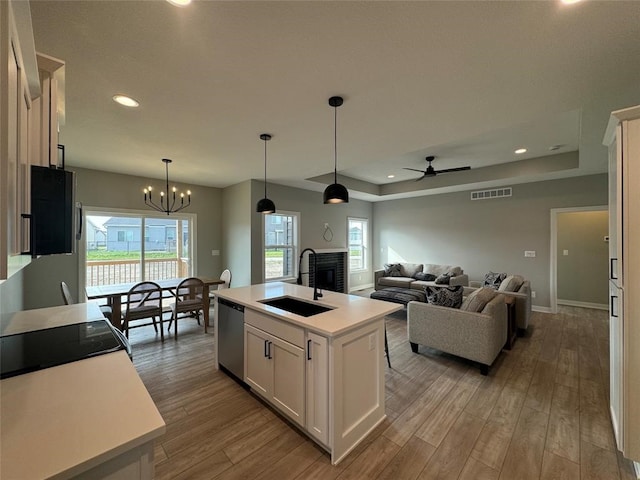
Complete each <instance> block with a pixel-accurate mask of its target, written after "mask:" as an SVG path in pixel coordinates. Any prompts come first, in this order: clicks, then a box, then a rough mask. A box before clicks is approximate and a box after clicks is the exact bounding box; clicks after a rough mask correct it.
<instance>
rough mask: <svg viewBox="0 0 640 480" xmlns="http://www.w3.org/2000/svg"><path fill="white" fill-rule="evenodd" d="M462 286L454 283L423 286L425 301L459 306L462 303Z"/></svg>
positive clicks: (446, 305) (445, 305) (444, 305)
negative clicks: (444, 285)
mask: <svg viewBox="0 0 640 480" xmlns="http://www.w3.org/2000/svg"><path fill="white" fill-rule="evenodd" d="M463 291H464V287H463V286H462V285H456V286H452V287H425V289H424V292H425V293H426V295H427V301H428V302H429V303H431V304H433V305H439V306H441V307H450V308H460V305H462V293H463Z"/></svg>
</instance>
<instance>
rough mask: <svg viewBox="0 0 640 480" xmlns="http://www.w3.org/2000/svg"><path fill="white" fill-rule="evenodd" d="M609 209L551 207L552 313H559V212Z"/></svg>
mask: <svg viewBox="0 0 640 480" xmlns="http://www.w3.org/2000/svg"><path fill="white" fill-rule="evenodd" d="M602 211H606V212H608V211H609V206H608V205H596V206H592V207H568V208H552V209H551V251H550V252H549V254H550V255H549V257H550V261H551V268H550V269H549V271H550V279H549V286H550V292H549V293H550V295H549V298H550V300H551V307H550V308H551V313H558V214H559V213H571V212H602Z"/></svg>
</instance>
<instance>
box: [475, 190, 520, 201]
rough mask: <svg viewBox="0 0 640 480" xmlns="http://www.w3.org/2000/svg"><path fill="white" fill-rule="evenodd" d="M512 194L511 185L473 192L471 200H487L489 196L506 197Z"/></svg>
mask: <svg viewBox="0 0 640 480" xmlns="http://www.w3.org/2000/svg"><path fill="white" fill-rule="evenodd" d="M510 196H511V187H502V188H493V189H491V190H478V191H477V192H471V200H487V199H489V198H504V197H510Z"/></svg>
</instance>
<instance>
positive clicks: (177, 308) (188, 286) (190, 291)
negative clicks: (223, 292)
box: [167, 277, 209, 339]
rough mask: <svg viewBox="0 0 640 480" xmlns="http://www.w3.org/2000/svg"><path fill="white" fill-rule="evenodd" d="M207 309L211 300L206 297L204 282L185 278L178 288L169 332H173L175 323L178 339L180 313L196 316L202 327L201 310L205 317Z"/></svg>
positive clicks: (193, 278) (175, 333) (175, 332)
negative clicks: (172, 325)
mask: <svg viewBox="0 0 640 480" xmlns="http://www.w3.org/2000/svg"><path fill="white" fill-rule="evenodd" d="M205 299H206V300H205ZM205 308H209V298H208V297H206V296H205V295H204V282H203V281H202V280H200V279H199V278H195V277H190V278H185V279H184V280H182V281H181V282H180V283H179V284H178V287H177V288H176V301H175V303H172V304H171V320H169V327H168V328H167V332H168V331H169V330H171V324H172V323H173V324H174V327H173V331H174V336H175V338H176V339H177V338H178V314H179V313H190V314H192V315H194V316H195V317H196V319H197V320H198V325H200V310H202V312H203V315H204V309H205Z"/></svg>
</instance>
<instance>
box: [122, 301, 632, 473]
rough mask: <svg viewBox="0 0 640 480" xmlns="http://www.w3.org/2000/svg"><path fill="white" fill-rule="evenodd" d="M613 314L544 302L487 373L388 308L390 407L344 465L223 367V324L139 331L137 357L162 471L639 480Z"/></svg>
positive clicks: (135, 341)
mask: <svg viewBox="0 0 640 480" xmlns="http://www.w3.org/2000/svg"><path fill="white" fill-rule="evenodd" d="M607 322H608V317H607V313H606V312H604V311H598V310H589V309H579V308H564V309H563V310H562V312H561V313H559V314H555V315H551V314H542V313H534V314H533V318H532V322H531V325H530V328H529V332H528V335H527V336H526V337H524V338H518V340H517V341H516V343H515V345H514V348H513V349H512V350H511V351H504V352H503V353H502V354H501V355H500V356H499V357H498V359H497V361H496V364H494V366H493V368H492V369H491V371H490V374H489V376H487V377H483V376H481V375H480V373H479V369H478V368H477V367H476V366H475V365H472V364H471V363H470V362H467V361H464V360H462V359H459V358H456V357H452V356H450V355H446V354H441V353H439V352H437V351H435V350H430V349H427V348H424V347H420V352H419V353H418V354H414V353H412V352H411V349H410V347H409V344H408V342H407V338H406V319H405V317H404V313H403V312H398V313H396V314H394V315H393V316H389V317H387V331H388V337H389V347H390V358H391V365H392V368H391V369H387V372H386V413H387V419H386V420H385V421H384V422H383V423H382V424H381V425H380V426H379V427H378V428H377V429H376V430H375V431H374V432H373V433H372V434H371V435H370V436H369V437H368V438H367V439H366V440H365V441H364V442H363V443H362V444H360V445H359V446H358V447H357V448H356V449H355V450H354V451H353V452H352V453H351V454H350V455H349V456H348V457H347V458H346V459H345V460H344V461H343V462H341V463H340V464H339V465H338V466H331V464H330V461H329V456H328V454H327V453H325V452H324V451H323V450H321V449H320V448H318V447H317V446H316V445H315V444H314V443H313V442H311V441H310V440H308V439H306V437H304V436H303V435H302V434H300V433H299V432H298V431H296V430H295V429H294V428H292V427H291V426H290V425H288V424H287V423H285V422H283V421H282V419H281V418H280V417H279V416H278V415H276V414H274V412H273V411H272V410H271V409H269V408H268V407H266V406H265V405H264V404H263V403H262V402H260V401H259V400H258V399H256V397H254V396H253V395H252V394H250V393H249V392H247V391H246V390H244V389H243V388H241V387H240V386H239V385H238V384H236V383H235V382H234V381H232V380H231V379H230V378H228V377H227V376H226V375H225V374H223V373H221V372H218V371H215V370H214V366H213V365H214V361H213V359H214V348H213V334H212V333H209V334H206V335H205V334H204V330H203V328H202V327H198V326H197V324H196V322H195V320H190V319H186V320H181V321H180V335H179V337H178V340H177V341H175V340H174V339H173V336H167V339H166V340H165V342H164V344H162V343H160V341H159V337H158V338H156V336H155V335H154V332H153V329H152V328H150V327H149V328H141V329H137V330H134V331H132V333H131V342H132V345H133V354H134V364H135V366H136V369H137V370H138V372H139V373H140V376H141V378H142V380H143V381H144V383H145V385H146V386H147V388H148V390H149V392H150V394H151V396H152V397H153V400H154V401H155V403H156V405H157V406H158V409H159V410H160V413H161V414H162V416H163V418H164V419H165V421H166V423H167V432H166V434H165V435H164V436H163V437H161V438H160V439H159V441H157V442H156V448H155V467H156V478H158V479H182V478H185V479H187V478H188V479H278V480H283V479H305V480H308V479H323V480H327V479H338V480H346V479H401V480H405V479H407V480H410V479H465V480H466V479H478V480H482V479H486V480H497V479H501V480H511V479H513V480H520V479H544V480H549V479H585V480H586V479H589V480H591V479H607V480H608V479H620V480H631V479H633V478H635V477H634V475H633V470H632V466H631V463H630V462H629V461H627V460H625V459H623V458H622V456H621V455H620V454H619V453H618V452H617V450H616V448H615V442H614V438H613V431H612V427H611V422H610V420H609V414H608V381H609V380H608V378H609V377H608V365H609V361H608V340H607V336H608V326H607ZM211 330H213V329H211Z"/></svg>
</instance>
